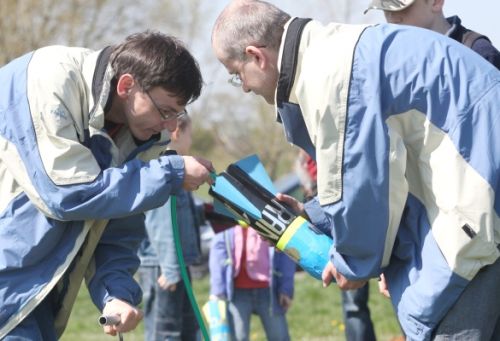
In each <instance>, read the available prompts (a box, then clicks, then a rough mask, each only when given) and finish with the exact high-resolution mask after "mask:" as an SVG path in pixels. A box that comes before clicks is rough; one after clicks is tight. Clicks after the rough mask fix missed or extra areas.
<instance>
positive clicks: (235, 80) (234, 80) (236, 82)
mask: <svg viewBox="0 0 500 341" xmlns="http://www.w3.org/2000/svg"><path fill="white" fill-rule="evenodd" d="M227 82H228V83H229V84H231V85H232V86H236V87H240V86H242V85H243V81H242V80H241V77H240V75H239V74H237V73H236V74H234V75H231V78H229V79H228V80H227Z"/></svg>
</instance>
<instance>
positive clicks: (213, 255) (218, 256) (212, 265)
mask: <svg viewBox="0 0 500 341" xmlns="http://www.w3.org/2000/svg"><path fill="white" fill-rule="evenodd" d="M227 232H228V231H224V232H219V233H217V234H215V236H214V237H213V239H212V245H211V246H210V254H209V259H208V269H209V272H210V294H211V295H215V296H219V297H220V296H225V297H226V298H227V297H228V293H227V290H226V276H227V274H226V271H227V268H228V266H231V264H229V262H228V260H230V255H228V253H227V248H226V238H227V235H226V233H227Z"/></svg>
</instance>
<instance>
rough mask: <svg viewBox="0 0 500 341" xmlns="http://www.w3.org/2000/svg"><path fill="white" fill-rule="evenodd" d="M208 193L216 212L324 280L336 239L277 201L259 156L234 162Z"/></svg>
mask: <svg viewBox="0 0 500 341" xmlns="http://www.w3.org/2000/svg"><path fill="white" fill-rule="evenodd" d="M209 194H210V195H211V196H212V197H213V198H214V209H215V211H216V212H218V213H220V214H223V215H226V216H228V217H231V218H232V219H235V220H237V221H243V222H244V223H245V224H247V225H249V226H250V227H251V228H253V229H255V230H256V231H257V232H258V233H259V234H260V235H261V236H262V237H264V238H265V239H267V240H268V241H269V242H270V243H271V244H273V245H274V246H276V247H277V248H278V249H279V250H281V251H283V252H284V253H286V254H287V255H288V256H289V257H291V258H292V259H293V260H294V261H295V262H296V263H297V264H299V265H300V266H301V267H302V268H303V269H304V270H305V271H306V272H308V273H309V274H310V275H312V276H313V277H315V278H317V279H321V273H322V271H323V268H324V267H325V266H326V264H327V262H328V261H329V256H328V252H329V250H330V247H331V246H332V244H333V240H332V239H331V238H330V237H329V236H327V235H325V234H324V233H322V232H321V231H320V230H318V229H317V228H316V227H314V225H312V224H311V223H310V222H309V221H307V220H306V219H304V218H303V217H301V216H298V215H296V214H295V213H294V212H293V211H292V210H291V209H290V208H289V207H287V206H286V205H285V204H284V203H282V202H280V201H278V200H277V199H276V189H275V188H274V185H273V183H272V181H271V179H270V177H269V175H268V174H267V172H266V170H265V168H264V166H263V165H262V163H261V162H260V160H259V158H258V157H257V155H251V156H248V157H246V158H244V159H242V160H239V161H237V162H235V163H232V164H230V165H229V166H228V167H227V169H226V171H223V172H221V173H220V174H218V175H216V176H215V182H214V184H213V185H212V186H211V187H210V190H209Z"/></svg>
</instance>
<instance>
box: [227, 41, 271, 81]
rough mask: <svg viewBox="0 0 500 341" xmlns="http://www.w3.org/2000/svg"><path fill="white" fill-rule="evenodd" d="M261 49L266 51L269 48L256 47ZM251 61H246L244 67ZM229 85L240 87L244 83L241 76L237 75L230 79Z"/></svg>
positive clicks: (264, 46) (263, 46)
mask: <svg viewBox="0 0 500 341" xmlns="http://www.w3.org/2000/svg"><path fill="white" fill-rule="evenodd" d="M256 47H257V48H259V49H265V48H266V47H267V46H266V45H258V46H256ZM248 61H249V60H246V61H244V62H243V65H245V64H246V63H247V62H248ZM227 81H228V83H229V84H231V85H232V86H236V87H240V86H242V85H243V81H242V80H241V76H240V74H239V73H235V74H233V75H231V78H229V79H228V80H227Z"/></svg>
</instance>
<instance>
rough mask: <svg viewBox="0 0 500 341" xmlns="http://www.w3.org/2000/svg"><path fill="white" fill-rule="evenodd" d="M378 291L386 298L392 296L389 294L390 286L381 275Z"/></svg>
mask: <svg viewBox="0 0 500 341" xmlns="http://www.w3.org/2000/svg"><path fill="white" fill-rule="evenodd" d="M378 291H379V292H380V293H381V294H382V295H384V296H385V297H387V298H391V294H389V286H388V285H387V281H386V280H385V276H384V274H380V278H379V280H378Z"/></svg>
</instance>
